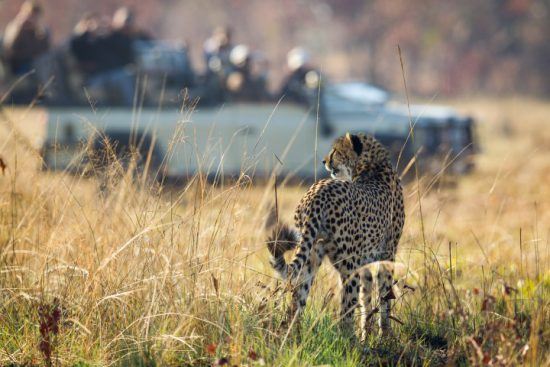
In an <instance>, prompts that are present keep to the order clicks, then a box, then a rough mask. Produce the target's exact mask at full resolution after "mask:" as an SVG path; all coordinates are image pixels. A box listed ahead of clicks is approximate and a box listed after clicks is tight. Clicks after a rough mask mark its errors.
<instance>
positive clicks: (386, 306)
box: [378, 265, 395, 336]
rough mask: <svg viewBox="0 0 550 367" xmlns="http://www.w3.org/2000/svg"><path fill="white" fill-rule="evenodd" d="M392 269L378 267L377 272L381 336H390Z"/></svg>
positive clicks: (384, 266) (382, 266) (392, 295)
mask: <svg viewBox="0 0 550 367" xmlns="http://www.w3.org/2000/svg"><path fill="white" fill-rule="evenodd" d="M392 288H393V269H390V268H389V267H388V266H386V265H380V268H379V270H378V296H379V297H380V331H381V333H382V335H383V336H388V335H390V334H391V325H390V312H391V300H392V299H395V295H394V294H393V289H392Z"/></svg>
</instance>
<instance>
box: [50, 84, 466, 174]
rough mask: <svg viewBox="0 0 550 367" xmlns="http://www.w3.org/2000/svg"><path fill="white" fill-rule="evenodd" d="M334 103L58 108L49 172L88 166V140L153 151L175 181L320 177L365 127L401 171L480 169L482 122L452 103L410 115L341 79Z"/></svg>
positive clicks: (381, 95) (332, 92)
mask: <svg viewBox="0 0 550 367" xmlns="http://www.w3.org/2000/svg"><path fill="white" fill-rule="evenodd" d="M324 109H325V111H326V116H325V118H324V119H322V120H321V119H319V118H318V116H317V113H316V111H314V110H307V109H306V108H305V107H302V106H299V105H295V104H285V103H281V104H275V103H273V104H272V103H228V104H225V105H221V106H217V107H198V108H196V109H194V110H185V109H184V110H179V109H176V108H168V109H164V110H159V109H158V108H142V109H135V110H131V109H127V108H107V109H103V110H102V109H100V110H97V111H93V110H92V109H91V108H89V107H88V108H83V107H79V108H50V109H49V111H48V117H47V136H46V140H45V143H44V146H43V155H44V161H45V165H46V167H47V168H48V169H69V170H78V169H79V166H80V165H81V164H82V162H83V161H85V160H83V159H82V157H83V155H82V154H80V153H81V151H82V149H83V147H84V146H88V148H91V149H96V150H98V149H99V150H100V149H102V148H104V147H105V144H106V142H107V141H109V142H110V143H111V144H112V145H113V146H115V147H116V149H114V151H115V153H116V154H120V155H123V154H124V152H128V151H129V150H131V147H134V148H135V149H134V151H137V152H139V153H140V155H141V156H142V158H143V157H149V158H150V159H149V160H148V161H149V162H150V165H152V166H153V167H149V168H150V171H152V172H159V171H161V172H162V175H163V176H166V177H168V178H173V179H181V178H184V179H185V178H189V177H191V176H193V175H195V174H196V173H197V172H202V173H204V174H206V175H208V176H238V175H241V174H246V175H250V176H268V175H270V174H272V173H273V172H277V173H279V174H281V175H284V176H288V175H290V176H297V177H301V178H305V179H313V178H316V177H322V176H323V175H325V174H326V173H325V170H324V169H323V167H322V166H321V161H322V156H323V155H324V154H325V153H326V152H328V151H329V150H330V146H331V144H332V142H333V141H334V139H335V138H336V137H337V136H340V135H342V134H345V133H346V132H351V133H359V132H363V133H368V134H373V135H374V136H376V137H377V138H378V139H379V140H380V141H381V142H383V143H384V144H385V145H386V146H388V147H389V149H390V151H391V153H392V159H393V160H394V162H395V163H396V164H397V165H398V168H399V169H400V170H401V171H403V170H406V169H407V166H409V167H410V165H408V164H409V163H410V162H411V160H412V159H413V158H414V159H415V160H416V162H417V163H418V164H419V167H421V169H424V170H426V169H429V170H434V169H435V170H441V169H443V168H446V169H448V170H449V171H451V172H455V173H462V172H465V171H467V170H468V169H470V168H471V155H472V153H473V152H474V149H473V135H472V128H473V121H472V119H471V118H468V117H463V116H460V115H458V114H457V113H455V112H454V111H452V110H451V109H449V108H445V107H431V106H411V107H410V114H409V108H407V107H406V106H403V105H399V104H394V103H390V102H389V95H388V94H387V93H386V92H385V91H383V90H380V89H378V88H375V87H373V86H370V85H367V84H362V83H340V84H334V85H330V86H328V87H327V89H326V93H325V97H324ZM322 124H325V125H324V126H322ZM411 131H412V132H413V134H411ZM151 168H153V169H151ZM274 170H275V171H274Z"/></svg>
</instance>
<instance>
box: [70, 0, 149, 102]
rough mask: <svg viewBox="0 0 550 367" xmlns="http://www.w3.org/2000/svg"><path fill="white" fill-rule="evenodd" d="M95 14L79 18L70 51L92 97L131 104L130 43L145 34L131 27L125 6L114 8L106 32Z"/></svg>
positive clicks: (131, 67)
mask: <svg viewBox="0 0 550 367" xmlns="http://www.w3.org/2000/svg"><path fill="white" fill-rule="evenodd" d="M100 28H101V27H100V26H98V21H97V19H96V18H95V17H92V18H89V17H88V19H83V20H82V21H81V22H79V24H78V25H77V27H76V29H75V35H74V36H73V39H72V40H71V50H72V52H73V54H74V55H75V58H76V59H77V61H78V63H79V67H80V69H81V70H82V71H83V72H84V74H85V79H86V82H85V85H86V87H87V88H88V90H89V92H90V94H91V95H92V97H94V98H96V99H98V100H100V101H101V100H104V101H105V102H106V103H108V104H117V105H123V106H132V105H133V101H134V94H135V85H134V84H135V80H134V79H135V73H134V70H133V65H134V63H135V55H134V48H133V47H134V42H135V41H137V40H143V39H148V35H146V34H145V33H143V32H140V31H138V30H137V29H136V28H135V26H134V17H133V14H132V12H131V11H130V10H129V9H128V8H125V7H123V8H120V9H118V10H117V11H116V12H115V14H114V16H113V19H112V22H111V27H110V29H109V31H107V32H101V30H100Z"/></svg>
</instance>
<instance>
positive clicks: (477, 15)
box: [0, 0, 550, 97]
mask: <svg viewBox="0 0 550 367" xmlns="http://www.w3.org/2000/svg"><path fill="white" fill-rule="evenodd" d="M20 3H21V1H20V0H0V26H1V28H2V29H4V27H5V25H6V24H7V22H8V21H9V19H10V18H11V17H13V15H14V14H15V13H16V12H17V9H18V7H19V5H20ZM42 4H43V5H44V7H45V19H46V22H47V25H48V26H49V27H50V29H51V31H52V35H53V39H54V41H55V42H57V43H58V44H59V43H61V42H64V41H65V40H66V39H67V37H68V36H69V34H70V32H71V30H72V28H73V26H74V25H75V24H76V22H77V21H78V19H79V17H81V16H82V14H83V13H85V12H87V11H95V12H98V13H100V14H105V15H110V14H112V11H114V9H115V8H116V7H118V6H120V5H123V4H124V5H130V6H133V7H134V9H135V10H136V12H137V21H138V23H140V24H141V25H142V26H143V27H144V28H147V29H148V30H150V31H151V32H152V33H153V34H154V35H155V36H156V37H159V38H169V39H179V40H182V41H184V42H186V43H187V44H188V46H189V48H190V52H191V55H192V57H193V60H194V63H195V66H196V68H197V69H200V68H201V67H203V65H202V50H201V49H202V43H203V41H204V40H205V39H206V38H207V37H208V35H209V33H210V31H211V29H212V28H213V27H214V26H216V25H230V26H232V27H233V29H234V33H235V42H236V43H241V42H242V43H246V44H248V45H250V46H251V47H252V48H253V49H256V50H259V51H262V52H263V54H264V55H265V56H266V57H267V59H268V60H269V62H270V70H271V79H272V80H273V81H274V84H275V85H276V84H277V82H278V81H280V80H281V76H282V74H283V73H284V70H285V69H284V65H285V55H286V52H287V51H288V50H289V49H290V48H292V47H293V46H295V45H303V46H305V47H307V48H309V49H310V50H311V52H312V54H313V55H314V56H315V58H316V60H317V61H318V64H319V66H320V68H321V69H322V70H323V71H325V72H326V73H327V74H328V75H330V76H331V77H333V78H335V79H344V78H354V79H364V80H368V81H370V82H373V83H375V84H379V85H382V86H385V87H387V88H389V89H392V90H395V91H402V90H403V87H402V72H401V66H400V63H399V56H398V53H397V45H400V47H401V49H402V51H403V57H404V63H405V72H406V77H407V83H408V86H409V89H410V90H411V91H412V92H413V93H415V94H417V95H422V96H426V97H431V96H434V95H446V96H452V95H461V94H466V93H469V94H471V93H490V94H516V93H528V94H533V95H540V96H549V95H550V72H549V71H548V68H549V66H550V40H549V35H550V17H549V12H550V0H484V1H478V0H462V1H440V0H417V1H407V0H391V1H389V0H202V1H183V0H120V1H114V0H94V1H93V2H91V1H74V0H43V1H42Z"/></svg>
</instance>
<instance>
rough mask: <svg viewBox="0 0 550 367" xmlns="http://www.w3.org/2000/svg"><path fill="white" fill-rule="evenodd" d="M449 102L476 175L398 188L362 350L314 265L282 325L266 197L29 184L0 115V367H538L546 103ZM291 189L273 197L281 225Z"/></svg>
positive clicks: (90, 182)
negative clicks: (306, 294)
mask: <svg viewBox="0 0 550 367" xmlns="http://www.w3.org/2000/svg"><path fill="white" fill-rule="evenodd" d="M450 103H451V104H452V105H453V106H455V107H456V108H457V109H458V110H460V111H462V112H465V113H470V114H472V115H473V116H474V117H475V118H476V120H477V121H478V124H477V137H478V139H479V142H480V152H479V154H478V155H477V156H476V158H475V165H476V168H475V170H474V171H473V172H472V173H470V174H468V175H466V176H463V177H458V178H453V177H448V176H447V175H446V174H439V175H435V174H427V175H424V176H421V177H419V178H418V179H417V180H416V179H415V180H410V181H408V182H407V183H406V186H405V196H406V215H407V219H406V223H405V229H404V233H403V236H402V238H401V242H400V247H399V251H398V257H397V263H396V264H395V271H396V278H397V279H398V283H397V284H396V291H397V293H398V295H397V301H396V302H395V306H394V309H393V312H394V315H395V316H396V318H397V320H398V321H395V322H394V323H393V327H394V331H395V333H394V334H395V335H394V336H393V337H391V338H383V339H381V338H379V337H378V335H377V331H376V328H373V331H372V335H371V336H370V337H369V339H368V340H367V341H366V342H365V343H360V342H359V341H357V340H356V339H354V338H353V337H351V336H350V335H347V334H345V333H344V332H342V331H340V329H339V327H338V323H337V320H336V315H337V314H338V307H339V305H338V303H339V298H338V291H339V286H340V285H339V284H338V279H337V277H336V274H335V272H334V270H332V269H331V267H330V266H329V264H324V266H323V267H322V271H321V272H320V274H319V275H318V277H317V280H316V282H315V284H314V288H313V290H312V291H311V295H310V299H309V302H308V306H307V309H306V312H305V315H304V319H303V322H302V324H301V325H300V330H299V332H298V331H296V329H291V330H288V329H287V328H286V327H285V326H284V323H282V320H283V318H284V315H285V310H286V308H287V307H288V296H287V295H286V294H285V292H284V291H283V290H281V287H279V285H281V283H280V282H278V281H277V278H276V277H275V276H274V274H273V271H272V270H271V268H270V266H269V263H268V255H267V251H266V249H265V245H264V239H265V236H266V234H267V233H266V230H265V229H264V222H265V219H266V215H267V214H268V211H269V209H268V208H269V207H270V206H271V205H272V204H273V201H274V192H273V186H272V185H271V184H265V183H263V184H261V185H254V184H253V183H251V182H250V180H248V179H242V180H239V181H238V182H235V183H232V184H226V185H215V186H213V185H211V184H209V183H208V182H207V181H206V180H204V179H203V178H202V177H199V176H197V177H196V178H195V179H194V180H192V182H190V183H189V184H188V185H185V186H181V187H159V186H158V185H155V184H150V183H149V182H148V181H140V180H136V179H135V176H134V175H133V174H132V173H131V172H127V171H125V170H124V169H122V166H120V165H117V162H113V163H112V164H111V166H110V167H109V169H108V170H104V171H101V174H98V175H96V176H89V175H71V174H68V173H63V172H48V171H44V170H41V169H40V166H41V162H40V156H39V155H38V154H37V151H36V150H35V149H34V148H33V147H36V144H37V142H39V141H40V134H41V130H40V126H37V125H33V123H34V121H35V120H36V118H35V117H33V116H37V115H36V113H37V112H35V111H32V110H31V111H26V110H18V111H13V110H3V111H2V114H0V157H1V158H2V161H3V162H4V163H5V169H3V170H2V171H0V365H6V366H38V365H50V366H110V365H117V366H165V365H169V366H211V365H220V366H221V365H228V366H233V365H237V366H318V365H331V366H361V365H369V366H370V365H372V366H379V365H403V366H411V365H416V366H424V365H425V366H431V365H433V366H441V365H450V366H454V365H476V366H477V365H479V366H481V365H487V366H514V365H530V366H544V365H550V307H549V306H550V267H549V265H550V246H549V241H550V125H549V123H550V122H549V118H550V103H549V102H545V101H538V100H530V99H524V98H503V99H495V98H493V99H489V98H481V99H475V100H474V99H472V100H455V101H451V102H450ZM8 120H9V121H8ZM12 124H13V125H12ZM14 126H15V127H16V129H15V130H14V128H13V127H14ZM306 189H307V187H305V186H303V185H296V184H292V185H284V184H283V185H280V186H279V188H278V208H279V215H280V217H281V219H282V220H285V221H291V219H292V215H293V210H294V207H295V205H296V204H297V203H298V201H299V199H300V198H301V196H302V195H303V194H304V192H305V190H306Z"/></svg>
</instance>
